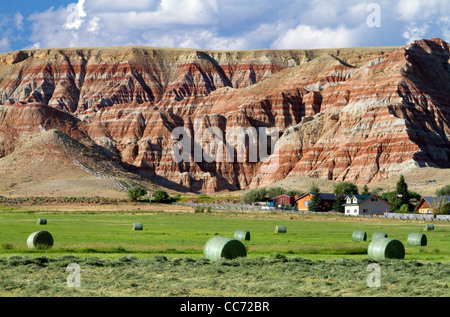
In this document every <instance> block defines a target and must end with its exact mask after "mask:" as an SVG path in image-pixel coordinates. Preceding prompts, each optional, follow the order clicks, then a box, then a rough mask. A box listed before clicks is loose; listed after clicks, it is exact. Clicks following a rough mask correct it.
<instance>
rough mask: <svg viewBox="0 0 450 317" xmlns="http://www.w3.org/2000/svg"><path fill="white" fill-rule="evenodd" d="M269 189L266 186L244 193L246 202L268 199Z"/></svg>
mask: <svg viewBox="0 0 450 317" xmlns="http://www.w3.org/2000/svg"><path fill="white" fill-rule="evenodd" d="M266 196H267V191H266V189H265V188H260V189H253V190H250V191H249V192H248V193H246V194H245V195H244V202H245V203H247V204H252V203H256V202H258V201H264V200H266Z"/></svg>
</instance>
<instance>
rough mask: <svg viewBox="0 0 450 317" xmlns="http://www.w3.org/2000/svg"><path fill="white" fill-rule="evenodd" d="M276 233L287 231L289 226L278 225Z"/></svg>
mask: <svg viewBox="0 0 450 317" xmlns="http://www.w3.org/2000/svg"><path fill="white" fill-rule="evenodd" d="M275 233H287V228H286V227H284V226H276V227H275Z"/></svg>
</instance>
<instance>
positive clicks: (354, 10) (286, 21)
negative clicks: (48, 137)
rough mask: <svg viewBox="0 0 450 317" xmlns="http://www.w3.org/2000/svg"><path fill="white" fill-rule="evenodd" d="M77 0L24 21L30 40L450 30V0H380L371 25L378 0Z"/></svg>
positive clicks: (354, 42) (238, 44) (212, 43)
mask: <svg viewBox="0 0 450 317" xmlns="http://www.w3.org/2000/svg"><path fill="white" fill-rule="evenodd" d="M74 2H77V3H72V4H70V5H69V6H67V7H60V8H56V9H55V8H50V9H48V10H46V11H43V12H39V13H35V14H32V15H31V16H29V17H28V19H26V20H25V21H27V22H31V24H32V25H31V28H32V34H31V36H29V41H30V43H40V46H41V47H67V46H118V45H147V46H165V47H168V46H170V47H189V48H205V49H224V50H225V49H258V48H324V47H348V46H361V45H364V46H373V43H376V45H402V44H404V41H405V40H407V41H410V40H412V39H416V38H418V37H421V36H427V35H433V36H435V37H441V36H446V37H448V35H449V33H450V32H449V30H450V27H449V24H444V23H443V22H441V23H440V24H438V22H437V21H439V17H441V16H450V5H449V2H448V0H445V1H444V0H429V1H423V0H407V1H406V0H398V1H397V2H392V1H390V0H378V1H377V4H380V7H381V19H382V27H381V28H369V27H368V26H367V24H366V20H367V17H368V15H369V14H370V12H367V6H368V4H370V3H372V2H374V1H373V0H365V1H360V0H342V1H328V0H310V1H306V0H295V1H292V0H278V1H271V0H258V2H257V5H256V4H255V0H133V1H131V2H130V3H127V2H125V1H123V0H120V1H119V0H74ZM429 3H431V4H429ZM424 26H427V27H426V28H425V27H424ZM0 28H1V21H0ZM0 31H1V29H0ZM3 36H5V34H3ZM371 44H372V45H371ZM29 45H31V44H29Z"/></svg>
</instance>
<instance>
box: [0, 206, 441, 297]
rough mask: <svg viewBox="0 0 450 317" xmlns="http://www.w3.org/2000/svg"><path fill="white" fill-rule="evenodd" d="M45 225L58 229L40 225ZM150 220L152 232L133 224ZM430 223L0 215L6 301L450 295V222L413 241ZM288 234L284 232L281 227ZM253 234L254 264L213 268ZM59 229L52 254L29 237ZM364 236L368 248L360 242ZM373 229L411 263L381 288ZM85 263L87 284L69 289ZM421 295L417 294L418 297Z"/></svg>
mask: <svg viewBox="0 0 450 317" xmlns="http://www.w3.org/2000/svg"><path fill="white" fill-rule="evenodd" d="M38 218H46V219H47V220H48V224H47V225H45V226H39V225H37V224H36V221H37V219H38ZM135 222H140V223H143V225H144V230H143V231H133V230H132V224H133V223H135ZM424 224H425V223H424V222H419V221H415V222H414V221H398V220H386V219H367V218H358V219H356V218H344V217H341V216H333V215H300V214H271V213H223V212H212V213H204V214H195V213H180V212H170V213H167V212H139V211H137V212H117V211H115V212H105V211H103V212H93V211H90V212H56V211H55V212H24V211H8V210H3V211H1V212H0V277H1V282H0V296H268V297H272V296H274V297H278V296H449V295H450V291H449V289H448V282H449V278H450V224H448V223H435V227H436V229H435V230H434V231H431V232H427V233H426V234H427V237H428V246H426V247H412V246H408V245H407V243H406V239H407V236H408V235H409V233H412V232H423V228H424ZM276 225H282V226H286V227H287V234H275V231H274V229H275V226H276ZM239 229H242V230H248V231H250V233H251V241H246V242H244V244H245V245H246V247H247V251H248V256H247V258H245V259H237V260H232V261H226V260H223V261H219V262H211V261H209V260H206V259H205V258H204V256H203V247H204V245H205V244H206V242H207V241H208V240H209V239H210V238H212V237H214V236H216V235H220V236H225V237H230V238H232V237H233V234H234V231H235V230H239ZM41 230H46V231H49V232H50V233H51V234H52V235H53V237H54V240H55V244H54V247H53V248H52V249H50V250H30V249H28V248H27V246H26V240H27V237H28V236H29V235H30V234H32V233H33V232H36V231H41ZM354 230H362V231H366V232H367V234H368V238H369V239H368V240H369V241H366V242H353V241H352V233H353V231H354ZM373 232H384V233H387V234H388V235H389V237H391V238H395V239H399V240H400V241H402V242H403V243H404V245H405V248H406V258H405V260H388V261H383V263H380V265H381V267H382V277H383V282H382V286H381V287H380V288H376V289H374V288H369V287H367V285H366V280H365V279H366V278H367V276H368V274H369V273H367V270H366V268H367V265H368V264H370V263H372V262H373V261H372V260H369V259H368V257H367V247H368V245H369V242H370V237H371V235H372V233H373ZM70 263H79V264H80V266H81V270H82V283H83V284H82V287H80V288H75V289H74V288H68V287H67V286H66V285H65V282H66V278H67V275H68V273H67V272H66V271H65V269H66V267H67V265H68V264H70ZM411 290H413V291H411Z"/></svg>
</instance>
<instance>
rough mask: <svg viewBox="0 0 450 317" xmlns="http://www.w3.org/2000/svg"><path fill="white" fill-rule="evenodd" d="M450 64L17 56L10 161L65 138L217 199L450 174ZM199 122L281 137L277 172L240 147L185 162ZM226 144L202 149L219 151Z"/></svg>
mask: <svg viewBox="0 0 450 317" xmlns="http://www.w3.org/2000/svg"><path fill="white" fill-rule="evenodd" d="M19 55H20V54H19ZM19 57H20V58H19ZM449 57H450V50H449V44H447V43H445V42H443V41H442V40H439V39H432V40H421V41H417V42H415V43H413V44H411V45H409V46H407V47H402V48H379V49H344V50H312V51H300V50H297V51H270V50H267V51H242V52H238V51H235V52H219V51H202V52H199V51H192V50H165V49H147V48H115V49H114V48H108V49H83V50H81V49H67V50H36V51H27V52H26V56H25V55H23V54H22V55H21V56H18V55H17V54H16V55H14V54H12V53H9V55H8V54H6V55H5V54H4V55H1V56H0V64H1V65H0V99H1V102H2V104H4V105H3V106H0V144H1V145H2V146H1V148H2V152H0V155H6V154H8V153H10V152H12V151H14V148H15V144H17V143H18V142H20V141H21V140H24V139H26V138H27V137H29V136H31V135H33V134H35V133H37V132H39V131H40V130H42V129H53V128H56V129H60V130H61V131H63V132H64V133H66V134H68V135H70V136H72V137H73V138H76V139H84V140H86V139H89V140H90V141H91V142H93V143H95V144H96V146H100V147H103V148H104V149H105V153H110V154H111V156H114V157H116V158H117V159H120V160H121V161H122V163H123V164H124V165H125V166H126V167H128V168H129V169H131V170H133V171H134V172H136V173H139V174H141V175H143V176H145V177H147V178H149V179H151V180H154V181H155V182H157V183H160V184H165V185H167V186H170V187H173V188H176V189H181V190H189V191H210V192H212V191H220V190H237V189H244V188H250V187H258V186H266V185H270V183H271V182H273V181H277V180H281V179H283V178H285V177H288V176H296V175H302V176H305V175H308V176H311V177H319V178H325V179H330V180H337V181H353V182H358V183H370V182H375V181H380V180H383V179H386V178H389V177H392V176H395V175H397V174H398V173H400V172H402V171H403V170H404V169H405V168H408V167H411V166H438V167H443V168H448V167H450V163H449V161H450V160H449V158H450V141H449V138H450V128H449V121H450V114H449V101H448V100H450V98H449V97H450V96H449V95H450V89H449V88H450V66H449ZM13 60H14V63H12V61H13ZM2 63H3V64H2ZM199 126H201V127H202V128H203V129H204V130H206V129H208V128H211V129H213V130H214V131H220V132H221V133H222V134H223V135H226V134H227V132H230V131H233V129H239V128H242V129H249V130H252V129H254V130H255V131H258V129H260V128H264V129H269V130H271V131H272V133H275V132H278V133H279V135H280V136H281V137H280V139H279V141H278V143H277V144H276V146H274V148H273V150H275V154H273V155H272V156H271V157H270V158H269V159H268V160H265V161H264V162H261V161H258V162H253V161H251V160H250V159H249V157H246V159H245V160H243V161H242V160H238V159H237V156H238V154H237V152H238V151H237V147H238V146H237V144H233V143H232V142H230V144H232V145H233V151H232V157H233V160H223V161H217V160H216V161H212V162H210V161H206V160H204V159H203V160H195V159H194V157H191V158H190V159H189V160H184V161H181V162H179V161H176V160H174V157H173V151H172V150H173V148H174V146H175V145H176V144H177V142H179V140H177V139H176V138H174V136H173V132H174V131H176V129H177V128H180V127H183V128H184V129H185V131H188V132H189V133H190V135H191V136H193V135H195V133H196V131H197V130H196V127H199ZM252 131H253V130H252ZM274 131H275V132H274ZM214 140H215V138H214V137H213V136H211V135H210V136H207V137H205V138H203V139H195V138H193V140H191V143H192V146H193V148H194V146H196V145H200V146H201V147H202V148H211V146H212V145H213V144H214V143H213V142H214ZM244 143H245V141H244ZM245 146H247V152H248V151H249V150H250V146H249V144H248V140H247V143H245ZM220 148H221V147H220V146H219V147H218V149H220ZM226 149H227V148H226V147H225V146H223V145H222V150H226ZM216 151H217V149H216ZM246 155H247V156H248V153H246ZM268 171H269V172H268Z"/></svg>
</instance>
